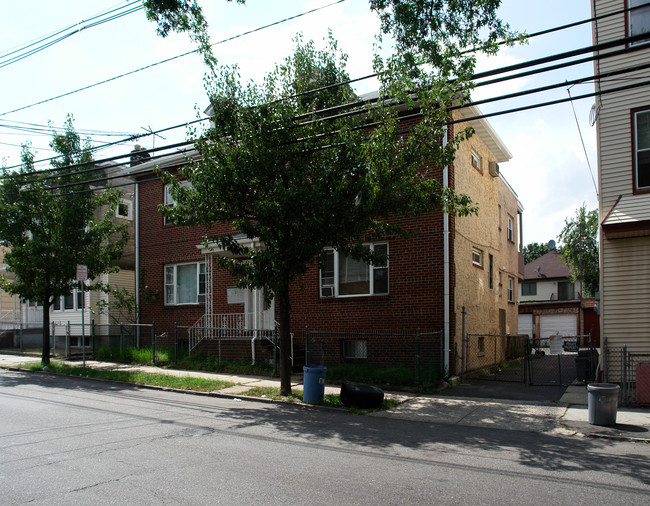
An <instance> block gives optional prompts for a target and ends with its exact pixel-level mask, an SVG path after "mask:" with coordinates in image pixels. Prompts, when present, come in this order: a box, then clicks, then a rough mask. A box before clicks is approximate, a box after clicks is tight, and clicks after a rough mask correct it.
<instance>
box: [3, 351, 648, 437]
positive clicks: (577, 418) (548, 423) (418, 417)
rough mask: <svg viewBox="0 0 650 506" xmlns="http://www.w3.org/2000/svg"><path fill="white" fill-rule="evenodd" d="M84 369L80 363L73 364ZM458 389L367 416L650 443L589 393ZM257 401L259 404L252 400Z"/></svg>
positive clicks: (641, 412) (245, 382)
mask: <svg viewBox="0 0 650 506" xmlns="http://www.w3.org/2000/svg"><path fill="white" fill-rule="evenodd" d="M39 360H40V358H39V357H29V356H17V355H0V367H4V368H11V367H15V366H17V365H18V364H24V363H26V362H38V361H39ZM72 363H73V364H75V365H80V364H79V362H72ZM86 366H87V367H91V368H93V369H109V370H124V371H140V372H149V373H158V374H164V375H167V376H171V375H174V376H192V377H199V378H206V379H215V380H223V381H229V382H231V383H235V385H234V386H232V387H228V388H225V389H222V390H219V392H218V394H219V395H230V396H234V397H241V396H242V394H243V393H245V392H246V391H247V390H250V389H251V388H253V387H279V386H280V382H279V380H277V379H275V378H268V377H259V376H247V375H233V374H223V373H218V374H217V373H206V372H199V371H180V370H175V369H162V368H159V367H154V366H134V365H127V364H116V363H110V362H98V361H86ZM302 387H303V385H302V377H301V376H295V377H292V389H293V390H294V391H295V392H301V391H302ZM453 391H454V390H453V387H452V388H451V390H446V391H445V395H419V396H418V395H415V394H409V393H403V392H384V394H385V397H386V398H389V399H394V400H396V401H398V402H400V403H401V404H399V405H398V406H397V407H395V408H393V409H390V410H387V411H377V412H373V413H368V415H367V416H373V417H380V418H393V419H403V420H411V421H417V422H423V423H436V424H452V425H463V426H469V427H490V428H495V429H500V430H518V431H529V432H539V433H555V434H565V435H570V434H573V435H582V436H590V437H601V438H613V439H624V440H630V441H650V410H648V409H630V408H621V407H619V408H618V410H617V418H616V425H613V426H609V427H604V426H597V425H592V424H590V423H589V411H588V406H587V402H588V401H587V397H588V395H587V389H586V387H585V386H584V385H571V386H569V387H568V388H567V390H566V392H565V393H564V395H563V396H562V398H561V399H560V401H559V402H549V401H522V400H504V399H478V398H466V397H454V395H453ZM339 392H340V386H336V385H326V386H325V393H326V394H333V395H338V394H339ZM249 399H251V400H255V398H249Z"/></svg>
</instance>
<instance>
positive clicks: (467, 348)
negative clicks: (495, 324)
mask: <svg viewBox="0 0 650 506" xmlns="http://www.w3.org/2000/svg"><path fill="white" fill-rule="evenodd" d="M461 349H462V357H461V378H462V379H463V380H465V378H475V379H483V380H493V381H510V382H515V383H525V382H526V374H527V372H526V369H527V361H526V357H527V356H528V355H529V354H530V351H529V350H530V347H529V344H528V336H525V335H494V334H466V335H465V336H464V338H463V343H462V346H461Z"/></svg>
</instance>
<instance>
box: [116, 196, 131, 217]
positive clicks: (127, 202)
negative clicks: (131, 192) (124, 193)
mask: <svg viewBox="0 0 650 506" xmlns="http://www.w3.org/2000/svg"><path fill="white" fill-rule="evenodd" d="M120 206H127V211H126V212H127V214H126V215H124V214H122V213H120ZM115 217H116V218H122V219H123V220H129V221H131V220H133V201H132V200H129V199H120V201H119V203H118V204H117V207H116V208H115Z"/></svg>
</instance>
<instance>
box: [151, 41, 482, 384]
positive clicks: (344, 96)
mask: <svg viewBox="0 0 650 506" xmlns="http://www.w3.org/2000/svg"><path fill="white" fill-rule="evenodd" d="M344 63H345V56H344V55H342V54H341V53H340V52H339V51H338V48H337V45H336V42H335V41H334V40H333V39H332V38H331V37H330V38H329V39H328V46H327V49H324V50H317V49H316V48H315V47H314V44H313V42H306V43H305V42H303V41H302V40H301V38H298V39H297V41H296V49H295V53H294V54H293V55H292V56H290V57H288V58H287V59H286V60H285V61H284V63H283V64H281V65H279V66H278V67H277V68H276V70H275V71H274V72H273V73H271V74H270V75H268V76H267V78H266V80H265V83H264V85H263V86H261V87H258V86H256V85H255V84H252V83H251V84H248V85H246V86H244V85H242V84H241V83H240V81H239V78H238V75H237V73H236V70H235V69H227V68H224V69H223V71H222V73H221V74H220V76H219V77H218V78H217V79H216V80H215V82H214V83H213V88H212V93H211V97H212V101H211V103H212V108H213V127H212V128H211V129H210V130H209V131H207V132H206V133H205V134H204V135H203V136H202V137H201V138H200V139H199V140H198V141H197V142H196V147H197V149H198V151H199V153H200V155H201V159H200V160H199V161H197V162H193V163H190V164H189V165H187V166H186V167H185V168H184V169H183V170H182V174H181V177H182V178H186V179H187V180H189V181H190V182H191V183H192V184H191V186H188V185H181V184H180V178H178V177H176V178H173V177H171V176H170V175H169V174H167V175H165V174H163V176H164V178H165V179H166V180H167V181H169V182H171V183H172V185H173V186H172V195H173V196H174V198H175V200H176V202H177V203H178V205H177V206H175V207H164V206H161V211H162V212H163V213H164V214H165V215H166V216H167V217H168V218H169V219H171V220H173V221H174V222H176V223H179V224H184V225H189V226H194V225H213V224H217V223H220V224H231V225H232V227H233V231H232V233H231V234H225V235H219V236H216V237H211V238H210V240H211V241H214V242H215V243H216V244H218V245H219V246H220V247H222V248H224V249H225V250H228V251H230V252H231V253H232V257H233V258H230V259H222V260H221V261H220V264H221V266H223V267H226V268H228V269H229V270H230V272H231V273H233V274H234V275H237V276H239V277H240V278H241V283H240V284H241V286H246V287H257V288H263V289H264V290H265V293H266V294H267V296H269V297H271V296H275V299H276V301H277V302H278V303H279V313H280V318H279V323H280V373H281V389H282V394H283V395H288V394H289V393H290V392H291V383H290V372H291V370H290V362H289V348H290V345H289V343H290V341H289V339H290V337H289V329H290V307H291V305H290V293H289V287H290V284H291V283H292V282H294V281H296V280H299V279H300V277H301V276H302V275H303V274H304V273H305V272H306V271H307V269H308V268H309V266H311V265H313V264H314V262H317V261H318V258H319V256H320V255H321V254H322V253H323V251H324V249H325V248H326V247H334V248H336V249H337V250H339V251H341V252H343V253H345V254H347V255H350V256H352V257H354V258H357V259H363V260H365V261H367V262H376V263H378V262H379V263H380V262H385V261H386V258H385V256H384V257H383V258H382V257H381V256H380V255H376V254H375V253H373V252H372V251H370V250H369V249H368V248H365V247H363V246H362V244H361V242H362V241H363V240H369V239H372V238H376V237H386V236H387V235H388V234H402V235H406V232H405V231H404V230H403V229H402V228H400V227H399V226H398V225H396V223H397V222H396V221H390V220H387V219H386V217H389V216H394V215H400V216H415V215H419V214H422V213H424V212H430V211H434V210H439V209H442V208H444V209H445V210H447V211H448V212H451V213H456V214H458V215H465V214H468V213H470V212H474V211H476V209H475V208H474V207H473V206H472V204H471V202H470V199H469V198H468V197H466V196H463V195H456V194H454V192H453V191H451V190H449V188H443V187H442V185H441V184H439V183H438V182H437V181H436V180H435V179H434V178H433V176H432V171H433V169H434V165H433V164H432V163H431V161H432V160H434V161H435V162H436V163H437V164H439V165H446V164H449V163H451V162H452V161H453V158H454V153H455V148H456V146H457V144H458V143H459V142H460V141H461V140H463V139H464V138H465V136H466V132H465V131H460V132H458V133H457V134H456V136H455V137H453V138H452V139H451V142H449V143H448V144H447V145H446V146H444V147H443V145H442V143H441V142H440V139H441V138H442V136H443V135H444V133H445V130H444V123H445V120H446V118H447V114H446V112H445V111H444V109H443V110H440V109H439V108H438V109H436V113H437V114H438V116H437V117H436V122H435V124H434V123H433V122H431V123H429V122H425V121H422V122H421V123H419V124H417V125H415V126H414V127H413V128H412V129H411V130H410V131H409V134H408V135H403V134H404V132H402V131H401V129H400V120H399V118H398V117H397V113H396V110H395V108H394V107H393V106H392V105H391V106H388V107H381V106H380V105H375V106H373V107H371V108H369V109H365V108H360V107H361V106H358V105H357V106H355V107H356V109H357V110H356V114H351V113H350V110H349V104H356V103H357V98H356V97H355V95H354V92H353V91H352V89H351V88H350V87H349V86H347V85H345V86H341V85H339V84H340V83H341V82H345V81H346V80H347V79H348V76H347V74H346V73H345V70H344ZM333 85H334V86H333ZM316 90H319V91H317V92H316ZM341 107H342V108H343V109H340V108H341ZM323 111H328V113H327V114H328V116H327V117H321V116H320V115H321V114H323ZM342 111H347V113H342ZM432 116H433V113H432ZM368 122H370V123H371V124H372V125H374V127H373V128H372V129H368V128H367V127H364V125H366V123H368ZM236 233H242V234H244V235H245V236H246V237H248V238H257V239H259V240H260V241H261V243H262V244H263V247H262V248H260V249H256V250H249V249H247V248H245V247H241V246H240V245H239V243H238V242H237V240H236V238H235V235H236Z"/></svg>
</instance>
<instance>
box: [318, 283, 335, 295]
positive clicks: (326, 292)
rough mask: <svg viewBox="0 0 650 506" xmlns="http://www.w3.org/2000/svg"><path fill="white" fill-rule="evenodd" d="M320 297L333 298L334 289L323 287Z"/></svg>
mask: <svg viewBox="0 0 650 506" xmlns="http://www.w3.org/2000/svg"><path fill="white" fill-rule="evenodd" d="M320 295H321V297H334V287H333V286H323V287H321V289H320Z"/></svg>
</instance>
